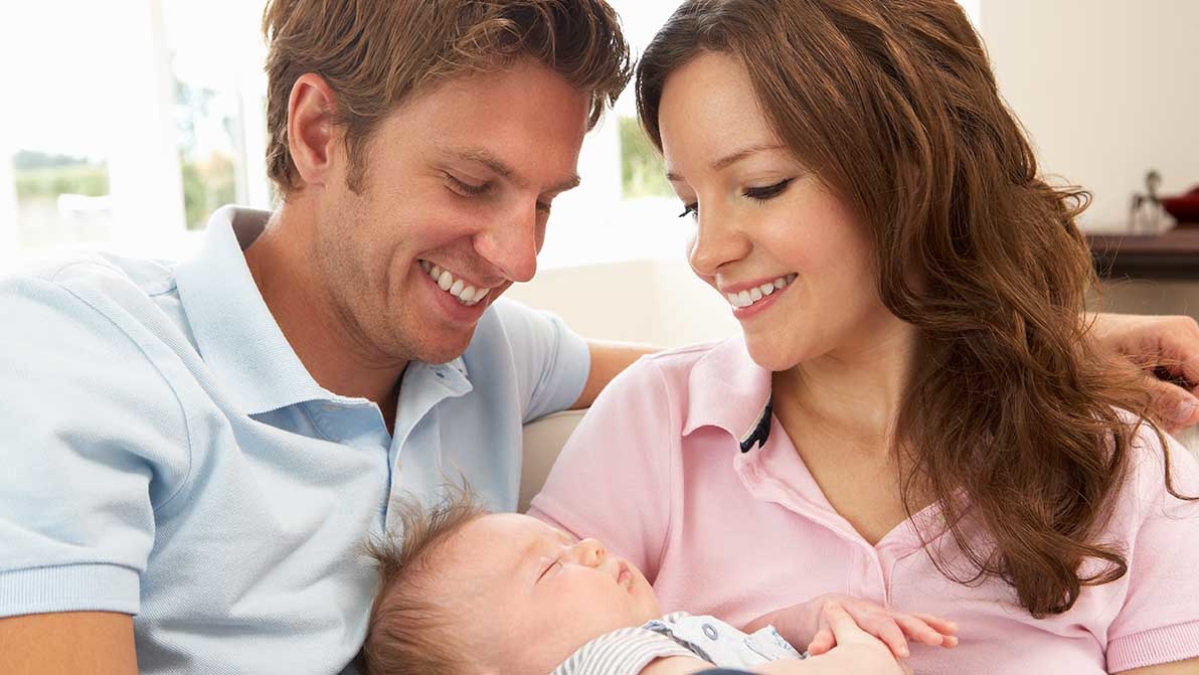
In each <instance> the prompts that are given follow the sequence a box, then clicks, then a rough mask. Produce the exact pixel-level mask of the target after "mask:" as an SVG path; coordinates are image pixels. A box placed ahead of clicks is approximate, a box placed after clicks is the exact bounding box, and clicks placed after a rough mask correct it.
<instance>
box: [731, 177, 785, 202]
mask: <svg viewBox="0 0 1199 675" xmlns="http://www.w3.org/2000/svg"><path fill="white" fill-rule="evenodd" d="M794 180H795V179H794V178H788V179H786V180H781V181H779V182H777V183H775V184H774V185H767V186H766V187H753V188H746V189H745V191H744V192H742V193H741V194H742V195H744V196H746V197H749V198H750V199H756V200H758V201H766V200H767V199H773V198H775V197H777V196H779V195H781V194H783V193H784V192H786V190H787V188H789V187H791V183H792V182H793V181H794Z"/></svg>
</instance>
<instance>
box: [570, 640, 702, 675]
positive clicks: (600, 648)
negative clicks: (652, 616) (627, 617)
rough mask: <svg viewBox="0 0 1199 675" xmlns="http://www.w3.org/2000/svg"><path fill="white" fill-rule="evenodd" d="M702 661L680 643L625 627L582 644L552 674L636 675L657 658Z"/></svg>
mask: <svg viewBox="0 0 1199 675" xmlns="http://www.w3.org/2000/svg"><path fill="white" fill-rule="evenodd" d="M672 656H685V657H689V658H692V659H696V660H697V661H698V660H699V658H698V657H697V656H696V655H695V654H694V653H692V652H691V651H690V650H688V649H686V648H684V647H683V646H682V645H680V644H679V643H677V642H675V641H674V640H672V639H670V638H669V637H667V636H665V635H662V634H661V633H655V632H654V631H651V630H647V629H645V628H622V629H620V630H616V631H612V632H611V633H607V634H604V635H601V636H600V637H598V638H596V639H594V640H592V641H591V642H588V643H587V644H585V645H583V646H582V647H581V648H580V649H579V650H578V651H576V652H575V653H574V654H571V656H570V658H568V659H566V660H565V661H563V662H562V665H560V666H558V667H557V668H555V669H554V672H553V673H551V675H637V674H638V673H640V672H641V671H642V669H644V668H645V667H646V666H648V665H649V664H651V663H653V662H654V661H655V660H657V659H664V658H669V657H672Z"/></svg>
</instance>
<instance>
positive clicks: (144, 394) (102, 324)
mask: <svg viewBox="0 0 1199 675" xmlns="http://www.w3.org/2000/svg"><path fill="white" fill-rule="evenodd" d="M0 391H2V392H3V395H0V429H3V430H4V432H3V437H2V439H0V466H3V470H2V471H0V616H16V615H22V614H34V613H44V612H63V611H89V610H90V611H112V612H121V613H126V614H136V613H137V612H138V610H139V579H140V578H139V575H140V573H141V572H143V571H144V570H145V569H146V564H147V560H148V558H149V555H150V551H151V549H152V547H153V542H154V534H155V519H154V512H153V509H154V507H155V506H156V505H158V504H161V503H162V502H165V501H167V500H168V499H169V497H170V496H171V494H172V493H173V491H174V490H175V489H177V488H176V487H173V486H176V485H178V484H179V483H180V482H181V477H182V476H184V475H186V472H187V462H188V452H187V447H188V446H187V440H186V439H187V434H186V432H185V423H184V420H183V416H182V414H181V412H180V407H179V404H178V402H177V398H176V397H175V395H174V394H173V392H172V390H171V388H170V387H169V386H167V384H166V383H165V381H164V379H163V377H162V376H161V375H160V374H159V373H158V372H157V370H156V368H155V367H154V366H153V365H152V364H151V363H150V361H149V360H148V359H147V357H146V355H145V354H144V353H143V351H142V350H141V349H140V348H139V345H138V344H136V342H135V341H133V340H132V339H131V338H130V337H129V336H128V335H127V334H126V333H124V332H123V331H122V330H121V329H120V328H119V327H118V326H117V325H116V324H115V323H114V322H113V320H112V317H110V316H106V315H105V314H103V313H101V312H99V311H98V310H97V309H96V308H95V307H93V306H91V305H90V304H88V302H85V301H83V300H81V299H80V297H79V296H77V295H76V294H74V293H73V292H71V291H69V290H67V289H66V288H65V287H63V286H61V285H59V284H57V283H55V282H53V281H49V280H46V279H41V278H23V279H11V280H7V281H0Z"/></svg>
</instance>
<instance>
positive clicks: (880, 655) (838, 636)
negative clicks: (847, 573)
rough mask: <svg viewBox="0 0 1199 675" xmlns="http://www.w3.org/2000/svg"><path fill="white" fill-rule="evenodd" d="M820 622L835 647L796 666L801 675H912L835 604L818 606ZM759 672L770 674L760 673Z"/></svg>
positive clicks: (880, 643)
mask: <svg viewBox="0 0 1199 675" xmlns="http://www.w3.org/2000/svg"><path fill="white" fill-rule="evenodd" d="M820 622H821V624H822V625H824V626H827V628H828V631H829V634H830V635H831V636H832V642H833V644H834V645H835V646H834V647H832V649H830V650H829V651H827V652H826V653H824V654H822V655H820V656H812V657H811V658H808V659H807V660H806V661H800V662H798V663H800V664H804V665H805V666H807V668H805V669H804V670H803V671H802V672H804V673H812V674H813V675H815V674H816V673H820V674H823V673H836V674H837V675H911V672H912V671H911V670H909V669H908V667H907V666H906V665H904V664H903V663H902V662H901V661H900V660H899V659H898V658H897V657H896V656H895V655H894V654H893V653H892V650H891V649H890V648H889V647H888V646H887V645H885V644H883V642H882V641H881V640H879V639H878V638H876V637H874V636H872V635H870V634H869V633H867V632H866V631H864V630H862V629H861V628H860V627H859V626H858V624H857V623H856V622H855V621H854V619H853V617H852V616H850V615H849V613H848V612H847V611H846V610H845V608H843V607H842V606H841V605H840V604H838V603H837V602H835V601H833V600H828V601H826V602H823V603H821V608H820ZM767 665H769V664H767ZM762 672H766V673H770V672H771V671H770V670H769V669H764V670H763V671H762Z"/></svg>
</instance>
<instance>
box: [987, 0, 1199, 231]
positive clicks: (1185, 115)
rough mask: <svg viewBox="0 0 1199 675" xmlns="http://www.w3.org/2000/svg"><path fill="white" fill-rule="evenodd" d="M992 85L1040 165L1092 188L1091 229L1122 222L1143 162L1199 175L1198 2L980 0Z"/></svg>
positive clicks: (1167, 171) (1198, 180)
mask: <svg viewBox="0 0 1199 675" xmlns="http://www.w3.org/2000/svg"><path fill="white" fill-rule="evenodd" d="M981 5H982V6H981V32H982V34H983V38H984V39H985V40H986V43H987V47H988V49H989V51H990V54H991V59H992V62H993V65H994V67H995V72H996V75H997V76H998V79H999V87H1000V92H1001V93H1002V94H1003V95H1004V97H1005V98H1006V99H1007V100H1008V102H1009V104H1010V105H1011V107H1012V108H1013V109H1014V110H1015V111H1016V114H1017V115H1018V116H1019V117H1020V119H1021V120H1022V121H1023V122H1024V124H1025V126H1026V127H1027V128H1028V130H1029V132H1030V133H1031V135H1032V138H1033V141H1034V143H1035V144H1036V146H1037V149H1038V150H1039V155H1040V158H1041V165H1042V169H1043V170H1044V171H1046V172H1049V173H1054V174H1058V175H1061V176H1064V177H1065V178H1066V179H1067V180H1069V181H1071V182H1073V183H1076V184H1079V185H1082V186H1084V187H1086V188H1088V189H1090V190H1092V191H1093V192H1094V195H1095V203H1094V205H1093V206H1092V207H1091V210H1090V211H1089V212H1088V213H1086V214H1085V215H1084V218H1083V222H1084V224H1085V226H1086V227H1087V228H1088V229H1091V230H1121V229H1124V224H1125V222H1126V220H1127V212H1128V204H1129V200H1130V199H1131V195H1132V194H1133V192H1135V191H1140V190H1141V189H1142V188H1143V185H1144V176H1145V173H1146V171H1147V170H1148V169H1150V168H1157V169H1158V170H1159V171H1161V173H1162V176H1163V178H1164V185H1163V192H1164V193H1166V194H1169V193H1174V192H1182V191H1184V190H1185V189H1186V188H1189V187H1191V186H1193V185H1196V184H1199V122H1196V120H1199V2H1196V0H981Z"/></svg>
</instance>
